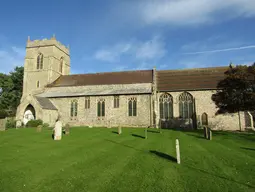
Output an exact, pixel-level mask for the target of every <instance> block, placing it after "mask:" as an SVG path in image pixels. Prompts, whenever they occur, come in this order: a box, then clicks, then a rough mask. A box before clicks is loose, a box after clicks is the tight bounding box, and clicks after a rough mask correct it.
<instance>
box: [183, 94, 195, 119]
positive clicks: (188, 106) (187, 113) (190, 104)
mask: <svg viewBox="0 0 255 192" xmlns="http://www.w3.org/2000/svg"><path fill="white" fill-rule="evenodd" d="M193 108H194V100H193V96H192V95H191V94H190V93H188V92H183V93H182V94H181V95H180V96H179V113H180V118H182V119H189V118H192V116H193Z"/></svg>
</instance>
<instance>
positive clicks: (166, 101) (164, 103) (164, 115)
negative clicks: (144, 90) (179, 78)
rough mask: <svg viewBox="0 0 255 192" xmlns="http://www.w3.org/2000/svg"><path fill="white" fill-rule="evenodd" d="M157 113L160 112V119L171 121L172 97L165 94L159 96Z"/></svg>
mask: <svg viewBox="0 0 255 192" xmlns="http://www.w3.org/2000/svg"><path fill="white" fill-rule="evenodd" d="M159 111H160V119H172V118H173V97H172V95H170V94H168V93H165V94H162V95H161V96H160V98H159Z"/></svg>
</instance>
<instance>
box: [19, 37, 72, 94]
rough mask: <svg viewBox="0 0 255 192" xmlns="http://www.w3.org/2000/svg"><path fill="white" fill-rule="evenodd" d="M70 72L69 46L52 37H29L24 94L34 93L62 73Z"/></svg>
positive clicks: (41, 89) (67, 73)
mask: <svg viewBox="0 0 255 192" xmlns="http://www.w3.org/2000/svg"><path fill="white" fill-rule="evenodd" d="M69 74H70V55H69V48H67V47H65V46H64V45H63V44H61V43H60V42H58V41H57V40H56V38H55V36H53V37H52V38H51V39H42V40H34V41H31V40H30V38H29V37H28V40H27V45H26V57H25V63H24V79H23V96H22V98H26V96H28V95H34V94H37V93H39V92H41V91H43V89H44V87H45V86H46V85H47V84H49V83H52V82H53V81H55V80H56V79H57V78H58V77H59V76H61V75H69Z"/></svg>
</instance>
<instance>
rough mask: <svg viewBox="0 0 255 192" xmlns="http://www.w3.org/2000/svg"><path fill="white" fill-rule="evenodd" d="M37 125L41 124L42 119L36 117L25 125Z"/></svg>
mask: <svg viewBox="0 0 255 192" xmlns="http://www.w3.org/2000/svg"><path fill="white" fill-rule="evenodd" d="M39 125H43V121H42V120H41V119H36V120H30V121H28V122H27V124H26V127H37V126H39Z"/></svg>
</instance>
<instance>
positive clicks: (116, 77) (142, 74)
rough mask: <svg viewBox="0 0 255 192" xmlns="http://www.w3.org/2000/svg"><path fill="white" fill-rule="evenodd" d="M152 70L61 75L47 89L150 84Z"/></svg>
mask: <svg viewBox="0 0 255 192" xmlns="http://www.w3.org/2000/svg"><path fill="white" fill-rule="evenodd" d="M152 76H153V74H152V70H140V71H121V72H107V73H93V74H80V75H63V76H60V77H59V78H58V79H57V80H56V81H54V82H53V83H51V84H49V85H48V87H67V86H68V87H70V86H85V85H110V84H135V83H152V78H153V77H152Z"/></svg>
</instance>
